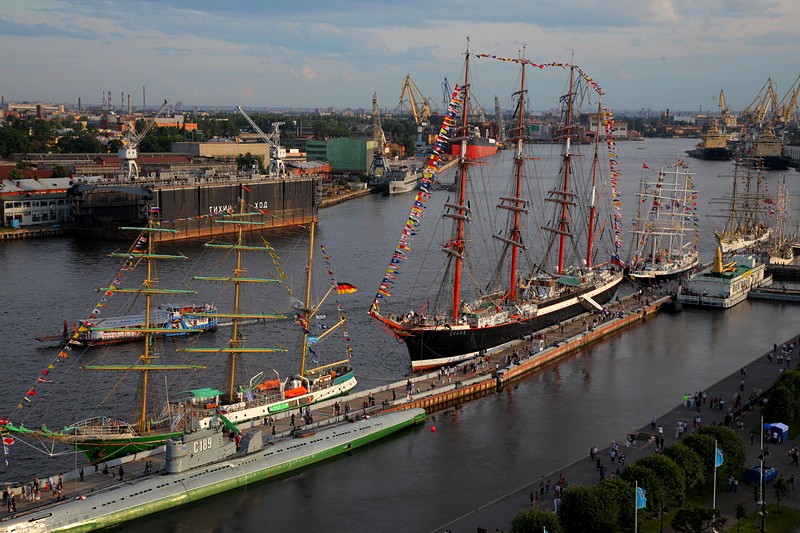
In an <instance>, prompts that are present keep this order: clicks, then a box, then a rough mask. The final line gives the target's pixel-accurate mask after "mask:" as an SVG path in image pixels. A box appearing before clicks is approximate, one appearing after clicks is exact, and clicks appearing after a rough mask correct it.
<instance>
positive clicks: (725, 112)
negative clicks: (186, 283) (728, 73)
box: [719, 89, 731, 129]
mask: <svg viewBox="0 0 800 533" xmlns="http://www.w3.org/2000/svg"><path fill="white" fill-rule="evenodd" d="M730 115H731V110H730V108H729V107H728V103H727V102H726V101H725V91H723V90H722V89H720V90H719V118H720V122H722V128H723V129H725V128H727V127H728V119H729V117H730Z"/></svg>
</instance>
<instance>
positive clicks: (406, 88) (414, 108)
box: [397, 74, 431, 149]
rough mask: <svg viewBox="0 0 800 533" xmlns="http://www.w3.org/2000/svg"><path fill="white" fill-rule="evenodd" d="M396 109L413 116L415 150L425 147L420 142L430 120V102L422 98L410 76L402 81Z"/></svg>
mask: <svg viewBox="0 0 800 533" xmlns="http://www.w3.org/2000/svg"><path fill="white" fill-rule="evenodd" d="M397 107H398V109H403V110H406V111H410V112H411V114H412V115H413V116H414V122H415V123H416V125H417V143H416V148H417V149H419V148H421V147H423V146H425V143H424V142H423V140H422V132H423V130H424V129H425V127H426V126H427V125H428V119H430V118H431V100H430V98H427V97H424V96H422V93H421V92H420V90H419V89H418V88H417V84H416V83H414V80H412V79H411V74H408V75H406V77H405V79H403V89H402V90H401V91H400V104H399V105H398V106H397Z"/></svg>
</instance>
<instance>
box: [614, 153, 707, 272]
mask: <svg viewBox="0 0 800 533" xmlns="http://www.w3.org/2000/svg"><path fill="white" fill-rule="evenodd" d="M647 169H648V170H650V167H647ZM643 171H644V169H643ZM637 199H638V204H637V205H638V207H637V210H636V218H635V219H634V221H633V222H634V229H633V236H634V239H635V242H634V246H633V247H632V249H633V250H634V255H633V257H632V259H631V261H630V270H629V275H630V277H631V278H633V279H634V280H637V281H642V282H645V283H652V282H657V281H660V280H664V279H669V278H673V277H676V276H679V275H681V274H684V273H686V272H689V271H691V270H692V269H693V268H694V267H696V266H697V265H698V263H699V258H698V253H697V241H698V235H697V231H696V228H697V225H698V224H697V222H698V219H697V192H696V190H695V187H694V183H693V180H692V174H691V173H690V172H689V169H688V167H687V165H686V164H685V163H684V162H682V161H680V160H679V161H677V162H676V164H675V168H674V169H666V170H665V169H664V167H663V166H662V167H661V169H660V170H659V171H658V177H657V179H656V180H655V181H648V180H645V179H642V180H641V181H640V182H639V192H638V194H637ZM645 206H646V207H647V208H646V209H642V208H643V207H645Z"/></svg>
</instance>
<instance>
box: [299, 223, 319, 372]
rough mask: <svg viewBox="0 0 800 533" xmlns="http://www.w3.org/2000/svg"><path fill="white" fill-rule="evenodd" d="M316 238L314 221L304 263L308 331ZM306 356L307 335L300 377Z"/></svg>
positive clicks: (304, 341) (301, 354)
mask: <svg viewBox="0 0 800 533" xmlns="http://www.w3.org/2000/svg"><path fill="white" fill-rule="evenodd" d="M315 236H316V224H315V223H314V221H313V220H312V221H311V235H310V236H309V239H308V261H306V300H305V305H304V307H303V315H304V316H303V319H304V320H305V323H306V329H308V324H310V323H311V316H310V311H311V305H312V304H311V278H312V275H313V269H314V238H315ZM307 356H308V335H305V334H304V335H303V345H302V347H301V351H300V375H301V376H302V375H304V374H305V372H306V357H307Z"/></svg>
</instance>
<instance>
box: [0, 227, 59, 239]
mask: <svg viewBox="0 0 800 533" xmlns="http://www.w3.org/2000/svg"><path fill="white" fill-rule="evenodd" d="M68 231H69V228H66V227H63V226H59V227H52V226H48V227H44V228H16V229H4V230H2V231H0V240H2V241H15V240H20V239H35V238H39V237H58V236H61V235H65V234H66V233H67V232H68Z"/></svg>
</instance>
